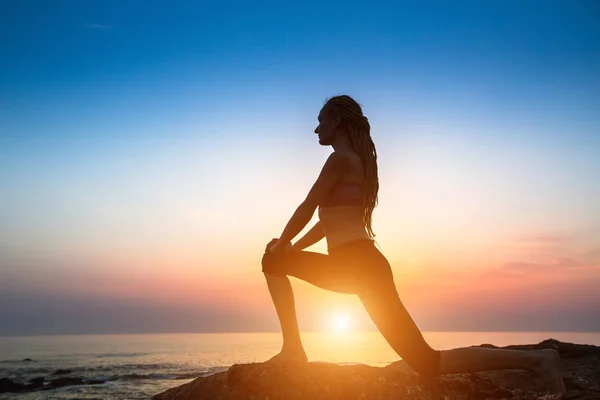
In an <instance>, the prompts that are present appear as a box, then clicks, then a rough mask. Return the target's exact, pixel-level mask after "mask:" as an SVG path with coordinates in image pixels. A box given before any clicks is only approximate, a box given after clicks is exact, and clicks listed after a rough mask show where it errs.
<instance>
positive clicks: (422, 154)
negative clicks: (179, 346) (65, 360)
mask: <svg viewBox="0 0 600 400" xmlns="http://www.w3.org/2000/svg"><path fill="white" fill-rule="evenodd" d="M542 4H543V6H542ZM599 18H600V8H599V7H598V5H596V4H595V3H593V2H573V3H569V2H544V3H539V2H533V1H518V2H517V1H508V2H502V3H501V4H500V3H491V2H479V1H470V2H460V3H453V4H448V3H447V2H438V1H432V2H425V3H419V4H415V3H409V2H399V3H397V4H396V5H394V6H391V5H389V4H386V3H385V2H382V3H378V2H375V3H373V2H370V3H368V5H365V4H364V3H352V2H344V3H343V5H342V4H341V3H340V4H336V3H335V2H325V3H323V2H318V3H317V2H308V3H307V2H302V3H295V4H294V5H284V4H282V3H281V2H262V3H260V4H253V5H249V4H244V3H242V2H239V3H238V2H232V3H222V4H220V5H217V4H216V3H215V4H207V3H204V4H177V5H174V4H170V3H169V2H166V1H151V2H141V1H128V2H125V3H123V2H117V1H105V2H79V1H66V2H61V3H60V6H58V5H57V3H54V2H40V1H32V2H28V3H27V5H25V4H22V3H19V2H10V3H9V4H7V5H6V6H5V7H4V12H3V13H2V15H0V34H1V35H2V37H4V38H7V40H4V41H3V42H2V44H1V45H0V57H1V58H2V60H3V61H4V62H3V63H1V64H0V183H1V184H2V195H1V196H0V335H19V334H43V333H127V332H131V333H144V332H148V333H153V332H201V331H202V332H205V331H206V332H232V331H236V332H238V331H277V330H279V325H278V322H277V319H276V315H275V311H274V309H273V306H272V304H271V300H270V297H269V294H268V291H267V288H266V284H265V282H264V278H263V276H262V273H261V272H260V257H261V255H262V251H263V249H264V245H265V244H266V243H267V242H268V241H269V240H270V239H271V238H273V237H277V236H278V235H279V234H280V233H281V231H282V229H283V227H284V226H285V223H286V222H287V221H288V219H289V218H290V216H291V215H292V212H293V211H294V209H295V207H296V206H297V205H298V204H299V203H300V202H301V201H302V200H303V198H304V196H305V195H306V193H307V191H308V189H309V188H310V186H311V185H312V183H313V181H314V179H316V176H317V174H318V173H319V170H320V168H321V166H322V163H323V162H324V160H325V159H326V157H327V155H328V154H329V152H330V151H331V149H330V148H323V147H320V146H319V145H318V142H317V140H316V136H315V135H314V133H313V130H314V128H315V126H316V121H317V120H316V118H317V114H318V112H319V109H320V107H321V105H322V104H323V102H324V101H325V99H326V98H327V97H329V96H332V95H336V94H342V93H344V94H349V95H351V96H353V97H355V98H356V99H357V100H358V101H359V102H360V103H361V104H362V105H363V108H364V112H365V115H367V116H368V118H369V120H370V122H371V125H372V136H373V139H374V141H375V145H376V147H377V150H378V159H379V173H380V193H379V206H378V208H376V210H375V213H374V217H373V221H374V222H373V224H374V229H375V233H376V234H377V237H376V239H377V241H378V244H379V245H380V247H381V249H382V251H383V253H384V254H385V255H386V256H387V257H388V259H389V260H390V262H391V263H392V267H393V270H394V275H395V280H396V284H397V285H398V288H399V292H400V294H401V297H402V300H403V301H404V303H405V305H406V306H407V308H408V309H409V311H410V312H411V314H412V315H413V316H414V318H415V320H416V321H417V323H418V324H419V326H420V327H421V329H423V330H425V331H432V330H436V331H452V330H463V331H481V330H495V331H510V330H521V331H536V330H546V331H599V330H600V291H599V290H598V288H600V208H599V207H598V203H599V201H598V200H599V199H600V174H599V171H600V41H598V38H599V37H600V23H598V22H599ZM315 218H316V217H315ZM310 250H314V251H321V252H325V251H326V248H325V244H324V243H320V244H318V245H316V246H314V247H313V248H311V249H310ZM292 284H293V286H294V290H295V293H296V303H297V307H298V316H299V320H300V327H301V330H304V331H311V330H323V329H329V328H330V327H331V321H334V320H336V318H338V317H339V315H349V316H350V318H351V320H352V324H353V325H352V329H355V330H362V329H366V330H370V329H373V326H372V325H371V324H370V322H369V321H368V317H367V315H366V313H365V312H364V311H363V310H362V307H361V305H360V303H359V301H358V299H357V298H355V297H353V296H345V295H339V294H333V293H327V292H323V291H321V290H319V289H316V288H312V287H310V286H309V285H308V284H305V283H303V282H300V281H298V280H296V279H294V280H293V283H292Z"/></svg>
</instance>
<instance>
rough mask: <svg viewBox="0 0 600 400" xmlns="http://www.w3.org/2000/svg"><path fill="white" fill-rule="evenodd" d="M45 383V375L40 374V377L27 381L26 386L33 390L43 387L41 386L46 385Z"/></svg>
mask: <svg viewBox="0 0 600 400" xmlns="http://www.w3.org/2000/svg"><path fill="white" fill-rule="evenodd" d="M44 383H45V381H44V377H43V376H40V377H37V378H33V379H30V380H29V383H27V386H26V388H27V389H32V390H33V389H41V388H43V387H44Z"/></svg>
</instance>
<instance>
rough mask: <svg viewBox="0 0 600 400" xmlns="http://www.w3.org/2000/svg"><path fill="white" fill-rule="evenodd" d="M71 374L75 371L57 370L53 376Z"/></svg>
mask: <svg viewBox="0 0 600 400" xmlns="http://www.w3.org/2000/svg"><path fill="white" fill-rule="evenodd" d="M71 372H73V371H71V370H70V369H57V370H56V371H54V372H53V373H52V375H66V374H70V373H71Z"/></svg>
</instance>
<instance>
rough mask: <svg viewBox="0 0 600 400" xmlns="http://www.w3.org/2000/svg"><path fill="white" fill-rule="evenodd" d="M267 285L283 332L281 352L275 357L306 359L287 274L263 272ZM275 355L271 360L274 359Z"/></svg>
mask: <svg viewBox="0 0 600 400" xmlns="http://www.w3.org/2000/svg"><path fill="white" fill-rule="evenodd" d="M265 277H266V278H267V286H268V287H269V293H270V294H271V299H273V304H274V305H275V311H276V312H277V317H278V318H279V324H280V325H281V332H282V333H283V347H282V349H281V353H280V354H279V355H277V356H275V357H278V358H277V359H279V357H281V356H284V355H285V358H286V359H294V360H298V361H307V358H306V353H305V352H304V347H303V346H302V341H301V340H300V331H299V329H298V320H297V318H296V305H295V302H294V292H293V291H292V284H291V283H290V279H289V278H288V277H287V276H274V275H271V274H268V273H265ZM275 357H273V358H272V360H275Z"/></svg>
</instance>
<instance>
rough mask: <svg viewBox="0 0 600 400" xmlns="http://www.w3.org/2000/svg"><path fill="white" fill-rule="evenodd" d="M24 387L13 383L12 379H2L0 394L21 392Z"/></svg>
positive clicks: (0, 380) (0, 381) (0, 379)
mask: <svg viewBox="0 0 600 400" xmlns="http://www.w3.org/2000/svg"><path fill="white" fill-rule="evenodd" d="M24 387H25V385H23V384H21V383H17V382H13V381H12V380H11V379H8V378H0V393H8V392H20V391H21V390H23V388H24Z"/></svg>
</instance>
